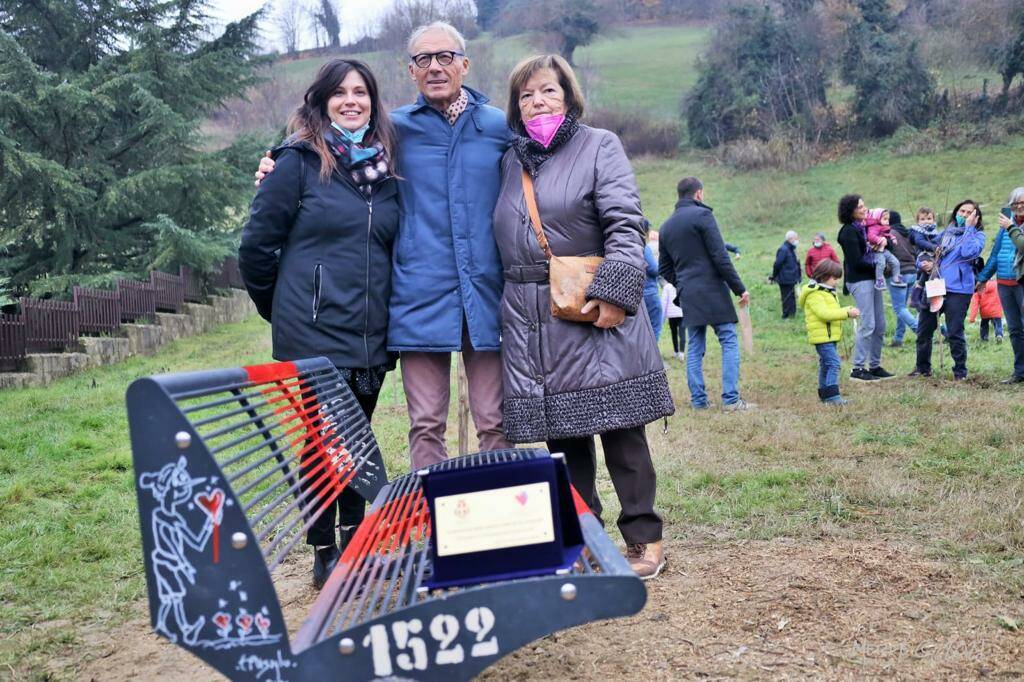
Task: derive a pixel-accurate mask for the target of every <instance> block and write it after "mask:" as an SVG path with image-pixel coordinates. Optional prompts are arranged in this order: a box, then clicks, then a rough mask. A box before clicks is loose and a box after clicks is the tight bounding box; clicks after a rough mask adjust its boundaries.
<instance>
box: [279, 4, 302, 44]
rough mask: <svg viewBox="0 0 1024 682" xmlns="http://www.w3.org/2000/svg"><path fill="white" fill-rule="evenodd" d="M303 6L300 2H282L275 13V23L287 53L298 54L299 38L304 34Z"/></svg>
mask: <svg viewBox="0 0 1024 682" xmlns="http://www.w3.org/2000/svg"><path fill="white" fill-rule="evenodd" d="M302 14H303V12H302V5H301V4H299V0H280V1H279V2H278V3H277V6H276V8H275V11H274V16H273V23H274V27H275V28H277V31H278V33H279V34H280V35H281V44H282V45H283V46H284V51H285V52H296V51H297V50H298V49H299V37H300V36H301V34H302V18H303V17H302Z"/></svg>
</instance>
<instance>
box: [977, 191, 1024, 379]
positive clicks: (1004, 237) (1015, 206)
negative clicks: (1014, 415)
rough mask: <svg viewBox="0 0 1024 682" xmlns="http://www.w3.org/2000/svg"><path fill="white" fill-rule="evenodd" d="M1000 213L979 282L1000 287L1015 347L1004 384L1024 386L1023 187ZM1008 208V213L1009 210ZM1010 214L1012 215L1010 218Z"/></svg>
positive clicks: (1014, 193)
mask: <svg viewBox="0 0 1024 682" xmlns="http://www.w3.org/2000/svg"><path fill="white" fill-rule="evenodd" d="M1006 203H1007V207H1006V208H1004V209H1003V211H1002V212H1000V214H999V232H998V233H997V234H996V239H995V243H994V244H993V245H992V254H991V255H990V256H989V258H988V262H987V263H986V264H985V269H984V270H982V271H981V274H979V275H978V281H979V282H987V281H988V280H989V279H991V278H992V276H993V275H995V277H996V282H997V283H998V284H999V301H1000V302H1001V303H1002V304H1003V314H1004V315H1006V329H1007V331H1008V332H1009V334H1010V345H1011V346H1013V375H1012V376H1011V377H1010V378H1009V379H1003V383H1004V384H1021V383H1024V187H1018V188H1017V189H1015V190H1013V191H1012V192H1011V193H1010V200H1009V201H1007V202H1006ZM1007 209H1009V210H1007ZM1007 214H1009V215H1007Z"/></svg>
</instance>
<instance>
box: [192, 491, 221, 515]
mask: <svg viewBox="0 0 1024 682" xmlns="http://www.w3.org/2000/svg"><path fill="white" fill-rule="evenodd" d="M196 503H197V504H198V505H199V506H200V507H202V508H203V509H205V510H206V513H207V514H209V516H210V518H211V519H213V522H214V523H220V511H221V508H222V507H223V506H224V491H223V490H221V489H220V488H214V490H213V492H212V493H210V494H209V495H207V494H206V493H199V494H198V495H196Z"/></svg>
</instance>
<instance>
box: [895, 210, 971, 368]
mask: <svg viewBox="0 0 1024 682" xmlns="http://www.w3.org/2000/svg"><path fill="white" fill-rule="evenodd" d="M982 229H983V226H982V215H981V209H980V208H979V207H978V204H977V202H975V201H971V200H970V199H966V200H964V201H961V202H960V203H959V204H957V205H956V207H955V208H954V209H953V212H952V213H951V214H950V216H949V226H948V227H946V229H945V230H943V231H942V234H941V235H940V236H939V246H938V248H936V249H935V257H934V259H932V258H931V257H929V256H928V255H927V254H926V255H923V256H921V257H920V258H919V262H921V264H922V268H923V269H924V270H925V271H927V272H932V271H933V270H934V269H935V268H938V273H933V274H937V275H938V276H939V277H941V278H942V279H943V280H945V282H946V295H945V298H944V299H943V301H942V307H941V308H940V309H939V310H936V311H933V310H931V308H926V309H924V310H922V311H921V313H920V316H919V317H918V322H917V365H916V366H915V367H914V371H913V372H911V374H910V375H911V376H924V377H928V376H931V374H932V337H933V336H934V335H935V330H936V329H937V328H938V326H939V315H940V314H941V315H945V317H946V330H947V337H948V338H949V352H950V354H952V356H953V379H956V380H962V379H966V378H967V338H966V337H965V336H964V319H965V318H966V317H967V310H968V309H969V308H970V307H971V297H972V296H973V295H974V285H975V275H974V262H975V260H977V258H978V256H980V255H981V252H982V249H984V248H985V233H984V232H982Z"/></svg>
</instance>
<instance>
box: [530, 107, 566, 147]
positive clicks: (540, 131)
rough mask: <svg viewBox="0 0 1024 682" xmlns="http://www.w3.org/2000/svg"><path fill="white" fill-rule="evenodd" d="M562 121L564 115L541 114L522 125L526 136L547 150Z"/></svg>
mask: <svg viewBox="0 0 1024 682" xmlns="http://www.w3.org/2000/svg"><path fill="white" fill-rule="evenodd" d="M564 120H565V114H543V115H541V116H536V117H534V118H531V119H530V120H529V121H526V123H524V125H525V126H526V134H527V135H529V136H530V137H531V138H533V139H534V140H536V141H537V142H539V143H541V144H542V145H544V147H545V148H547V147H548V145H550V144H551V140H553V139H554V137H555V133H557V132H558V128H559V127H560V126H561V125H562V121H564Z"/></svg>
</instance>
